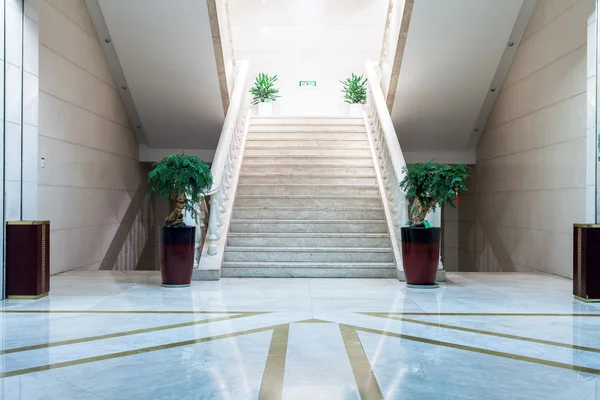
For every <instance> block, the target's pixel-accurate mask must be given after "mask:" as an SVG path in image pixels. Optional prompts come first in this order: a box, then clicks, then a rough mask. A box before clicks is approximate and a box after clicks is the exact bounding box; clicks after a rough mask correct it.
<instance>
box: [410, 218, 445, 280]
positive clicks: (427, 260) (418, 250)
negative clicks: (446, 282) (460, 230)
mask: <svg viewBox="0 0 600 400" xmlns="http://www.w3.org/2000/svg"><path fill="white" fill-rule="evenodd" d="M440 232H441V228H413V227H403V228H402V263H403V264H404V275H405V276H406V283H407V284H409V285H423V286H433V285H435V278H436V276H437V270H438V264H439V261H440Z"/></svg>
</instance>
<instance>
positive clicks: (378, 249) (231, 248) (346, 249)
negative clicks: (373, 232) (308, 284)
mask: <svg viewBox="0 0 600 400" xmlns="http://www.w3.org/2000/svg"><path fill="white" fill-rule="evenodd" d="M225 251H226V252H227V251H242V252H245V251H248V252H252V251H254V252H257V251H260V252H263V251H264V252H274V251H276V252H296V253H307V252H313V253H342V252H344V253H345V252H349V253H390V252H391V251H392V248H391V247H287V246H251V247H242V246H227V247H226V248H225Z"/></svg>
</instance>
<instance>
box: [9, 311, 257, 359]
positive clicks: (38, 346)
mask: <svg viewBox="0 0 600 400" xmlns="http://www.w3.org/2000/svg"><path fill="white" fill-rule="evenodd" d="M261 314H266V313H263V312H255V313H253V312H248V313H241V314H238V315H228V316H226V317H219V318H211V319H202V320H199V321H190V322H181V323H178V324H171V325H161V326H155V327H152V328H143V329H134V330H131V331H124V332H115V333H108V334H106V335H98V336H90V337H84V338H79V339H70V340H62V341H60V342H52V343H44V344H36V345H31V346H24V347H15V348H12V349H6V350H0V355H3V354H12V353H19V352H22V351H30V350H39V349H45V348H48V347H56V346H64V345H68V344H75V343H85V342H92V341H95V340H103V339H112V338H116V337H122V336H129V335H139V334H142V333H149V332H158V331H164V330H168V329H176V328H183V327H186V326H193V325H202V324H208V323H212V322H219V321H227V320H233V319H238V318H244V317H251V316H254V315H261Z"/></svg>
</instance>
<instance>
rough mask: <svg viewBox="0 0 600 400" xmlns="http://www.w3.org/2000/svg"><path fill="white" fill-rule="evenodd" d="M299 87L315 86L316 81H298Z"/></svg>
mask: <svg viewBox="0 0 600 400" xmlns="http://www.w3.org/2000/svg"><path fill="white" fill-rule="evenodd" d="M298 86H300V87H317V81H300V84H299V85H298Z"/></svg>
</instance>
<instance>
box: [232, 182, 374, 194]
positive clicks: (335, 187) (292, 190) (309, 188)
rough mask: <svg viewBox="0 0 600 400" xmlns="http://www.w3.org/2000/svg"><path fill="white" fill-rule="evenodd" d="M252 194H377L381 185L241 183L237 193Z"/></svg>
mask: <svg viewBox="0 0 600 400" xmlns="http://www.w3.org/2000/svg"><path fill="white" fill-rule="evenodd" d="M251 194H262V195H266V194H287V195H298V194H300V195H309V194H312V195H336V196H376V195H378V194H379V187H378V186H377V185H376V184H372V185H359V184H357V185H350V184H343V185H342V184H328V185H315V184H285V185H282V184H240V185H238V189H237V195H238V196H245V195H251Z"/></svg>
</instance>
